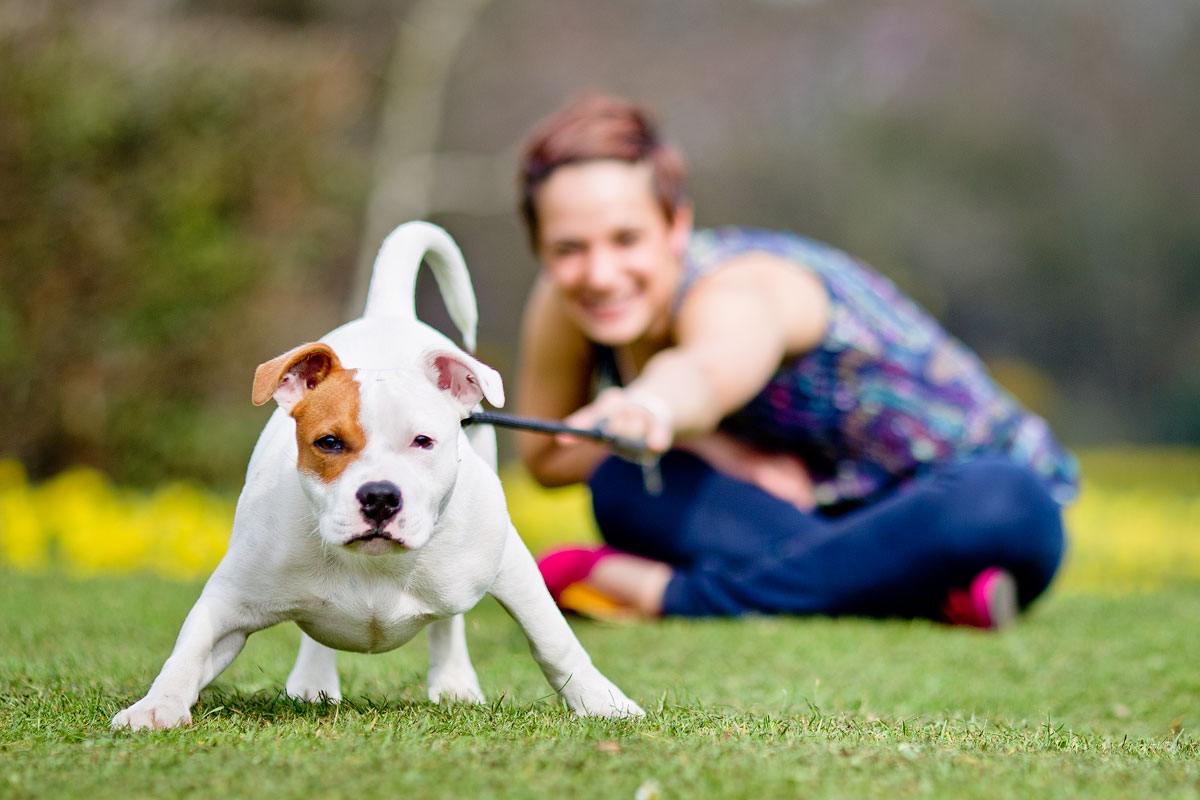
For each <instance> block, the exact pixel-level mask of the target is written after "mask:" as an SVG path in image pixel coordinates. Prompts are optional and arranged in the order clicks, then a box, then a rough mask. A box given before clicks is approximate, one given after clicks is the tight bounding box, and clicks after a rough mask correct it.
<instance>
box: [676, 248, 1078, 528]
mask: <svg viewBox="0 0 1200 800" xmlns="http://www.w3.org/2000/svg"><path fill="white" fill-rule="evenodd" d="M751 251H765V252H768V253H772V254H775V255H778V256H781V257H783V258H786V259H789V260H792V261H795V262H798V264H800V265H803V266H805V267H807V268H809V269H811V270H812V271H813V272H814V273H815V274H816V275H817V276H819V277H820V278H821V280H822V281H823V282H824V284H825V287H826V289H827V290H828V292H829V298H830V320H829V328H828V330H827V331H826V334H825V338H824V340H823V341H822V342H821V344H820V345H819V346H818V347H817V348H816V349H814V350H812V351H810V352H808V353H805V354H804V355H802V356H799V357H797V358H794V359H791V360H789V361H787V362H785V363H784V364H783V365H782V366H781V367H780V369H779V370H778V371H777V372H776V373H775V375H774V377H773V378H772V379H771V381H770V382H769V383H768V384H767V386H766V387H765V388H764V389H763V391H762V392H761V393H759V394H758V396H756V397H755V398H754V399H753V400H751V401H750V402H749V403H748V404H747V405H746V406H745V407H744V408H742V409H741V410H739V411H737V412H735V413H733V414H731V415H730V416H729V417H727V418H726V419H725V420H724V421H723V422H722V425H721V427H722V429H723V430H725V431H727V432H729V433H731V434H733V435H735V436H737V437H738V438H741V439H743V440H745V441H747V442H749V443H752V444H755V445H757V446H760V447H763V448H764V449H768V450H776V451H778V450H786V451H788V452H794V453H796V454H797V455H799V456H801V457H802V458H803V459H804V460H805V462H806V464H807V465H808V468H809V470H810V472H811V473H812V476H813V479H814V481H815V482H816V489H817V500H818V502H819V503H820V504H821V505H833V504H837V503H842V502H856V501H862V500H867V499H868V498H870V497H871V496H872V495H874V494H876V493H877V492H879V491H881V490H884V489H887V488H889V487H892V486H895V485H897V484H899V483H903V482H904V481H906V480H908V479H911V478H913V477H916V476H919V475H921V474H923V473H926V472H928V471H929V470H931V469H933V468H936V467H937V466H938V465H940V464H947V463H954V462H958V461H963V460H966V459H969V458H971V457H973V456H976V455H981V454H999V453H1003V454H1007V455H1008V456H1009V457H1011V458H1012V459H1013V460H1014V461H1017V462H1018V463H1021V464H1024V465H1026V466H1028V467H1029V468H1030V469H1032V470H1033V471H1034V472H1036V473H1037V474H1038V475H1039V476H1040V477H1041V478H1042V480H1043V481H1044V482H1045V484H1046V486H1047V488H1048V489H1049V491H1050V493H1051V495H1052V496H1053V497H1054V499H1055V500H1056V501H1057V502H1058V503H1059V504H1064V505H1065V504H1066V503H1067V502H1069V501H1070V500H1071V499H1073V498H1074V496H1075V494H1076V492H1077V487H1078V480H1079V467H1078V463H1077V462H1076V460H1075V457H1074V456H1073V455H1072V454H1071V453H1070V452H1068V451H1067V450H1066V449H1064V448H1063V447H1062V445H1060V444H1059V443H1058V441H1056V440H1055V438H1054V435H1053V433H1051V431H1050V428H1049V426H1048V425H1047V424H1046V422H1045V421H1044V420H1042V419H1041V418H1040V417H1038V416H1036V415H1034V414H1032V413H1030V412H1028V411H1027V410H1025V409H1024V408H1022V407H1021V406H1020V404H1019V403H1018V402H1017V401H1016V400H1015V399H1014V398H1013V397H1012V395H1010V394H1009V393H1008V392H1006V391H1005V390H1003V389H1002V388H1000V387H999V386H998V385H997V384H996V383H995V382H994V381H993V380H992V379H991V377H990V376H989V375H988V373H987V369H986V368H985V367H984V365H983V363H982V362H981V361H980V360H979V358H978V357H977V356H976V355H975V354H974V353H973V352H971V350H969V349H968V348H967V347H966V346H965V345H963V344H962V343H961V342H959V341H958V340H957V339H955V338H953V337H952V336H950V335H949V334H947V333H946V332H945V331H944V330H943V329H942V327H941V326H940V325H939V324H938V323H937V322H936V321H935V320H934V319H933V318H932V317H931V316H930V315H929V314H927V313H926V312H925V311H923V310H922V309H920V308H918V307H917V305H916V304H915V303H913V302H912V301H911V300H909V299H908V298H907V297H905V296H904V295H903V294H902V293H901V292H900V291H899V290H898V289H897V288H896V287H895V285H893V284H892V282H891V281H889V280H887V279H886V278H884V277H883V276H881V275H879V274H878V273H876V272H875V271H873V270H872V269H870V268H869V267H867V266H866V265H865V264H863V263H862V262H860V261H857V260H855V259H854V258H852V257H850V256H849V255H847V254H845V253H843V252H841V251H840V250H837V249H835V248H833V247H830V246H829V245H826V244H822V243H821V242H817V241H814V240H811V239H806V238H803V237H800V236H795V235H791V234H782V233H774V232H770V231H760V230H752V229H746V228H723V229H717V230H705V231H697V232H696V233H695V234H693V236H692V239H691V242H690V243H689V246H688V250H687V253H686V256H685V275H684V280H683V283H682V285H681V287H680V290H679V293H678V295H677V296H676V305H677V306H678V303H679V301H680V300H681V299H682V297H683V295H684V294H685V293H686V292H687V290H688V288H690V287H691V285H692V284H693V283H694V282H695V280H696V279H697V278H699V277H700V276H702V275H704V274H705V273H707V272H708V271H710V270H712V269H714V268H716V267H717V266H719V265H721V264H723V263H725V262H727V261H729V260H730V259H732V258H736V257H738V256H741V255H744V254H746V253H748V252H751Z"/></svg>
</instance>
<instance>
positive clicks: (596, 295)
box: [535, 161, 691, 346]
mask: <svg viewBox="0 0 1200 800" xmlns="http://www.w3.org/2000/svg"><path fill="white" fill-rule="evenodd" d="M535 202H536V206H537V209H536V210H537V217H538V229H539V236H538V258H539V259H540V260H541V262H542V267H543V269H544V270H545V274H546V275H547V276H548V277H549V278H550V280H551V281H552V282H553V283H554V285H555V287H556V288H557V289H558V293H559V297H560V298H561V300H562V303H563V307H564V308H565V310H566V313H567V315H568V316H569V317H570V319H571V320H572V321H573V322H575V324H577V325H578V326H579V328H580V330H582V331H583V333H584V335H586V336H587V337H588V338H589V339H591V340H592V341H594V342H596V343H598V344H603V345H608V346H619V345H627V344H632V343H634V342H637V341H639V340H642V339H644V338H648V337H653V338H657V337H663V336H665V335H666V333H667V330H668V326H669V324H670V310H671V300H672V298H673V296H674V293H675V289H676V287H677V286H678V283H679V279H680V277H681V275H682V258H681V256H682V253H683V250H684V247H685V246H686V244H687V237H688V235H689V233H690V231H691V213H690V209H687V208H681V209H680V210H678V211H677V212H676V214H675V219H674V220H673V221H668V220H667V218H666V215H665V214H664V213H663V211H662V209H661V208H660V207H659V205H658V203H657V201H656V200H655V197H654V191H653V184H652V173H651V169H650V166H649V165H648V164H629V163H626V162H623V161H588V162H585V163H582V164H570V165H567V166H564V167H559V168H558V169H556V170H555V171H554V172H553V173H552V174H551V175H550V177H549V178H548V179H547V180H546V182H545V183H544V184H543V185H542V186H541V188H540V189H539V190H538V193H537V196H536V198H535Z"/></svg>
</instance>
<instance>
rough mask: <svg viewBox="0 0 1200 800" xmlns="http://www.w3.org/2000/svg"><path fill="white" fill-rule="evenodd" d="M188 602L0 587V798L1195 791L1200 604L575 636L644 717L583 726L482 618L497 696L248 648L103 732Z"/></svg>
mask: <svg viewBox="0 0 1200 800" xmlns="http://www.w3.org/2000/svg"><path fill="white" fill-rule="evenodd" d="M198 591H199V585H198V584H181V583H173V582H169V581H164V580H160V579H156V578H149V577H122V578H106V579H90V580H64V579H60V578H57V577H54V576H31V575H28V574H24V573H18V572H11V571H9V572H3V571H0V797H3V798H9V797H12V798H22V797H61V796H75V797H88V798H105V797H131V796H132V797H147V796H155V797H173V796H179V795H193V796H202V797H241V796H255V797H260V796H264V795H265V796H269V797H271V796H273V797H291V796H306V797H307V796H313V797H356V798H370V797H385V796H394V797H403V798H424V797H468V796H480V797H514V798H516V797H521V798H523V797H543V796H545V797H566V796H570V797H597V798H600V797H603V798H610V797H617V798H633V797H635V796H641V797H659V798H692V797H749V798H762V797H868V796H871V797H875V796H923V797H956V798H957V797H1040V796H1076V797H1089V798H1090V797H1114V798H1115V797H1146V796H1149V797H1155V798H1160V797H1197V796H1200V760H1198V758H1200V742H1198V740H1197V737H1196V735H1195V734H1194V733H1193V732H1194V731H1195V730H1196V729H1197V725H1200V666H1198V665H1200V639H1198V637H1197V636H1196V633H1197V626H1196V621H1197V620H1200V586H1197V585H1194V584H1193V585H1187V584H1184V585H1177V586H1174V587H1167V588H1164V589H1162V590H1161V591H1159V592H1156V593H1153V594H1131V595H1127V596H1123V597H1117V596H1098V595H1088V594H1072V593H1060V594H1053V593H1052V595H1051V596H1050V597H1049V598H1048V599H1047V600H1045V601H1044V602H1043V603H1041V604H1040V605H1039V606H1037V607H1036V608H1035V609H1034V611H1033V612H1032V613H1031V614H1030V615H1029V616H1028V617H1026V618H1025V619H1023V620H1022V621H1021V622H1020V623H1019V624H1018V625H1017V626H1015V627H1014V628H1012V629H1010V630H1007V631H1004V632H1002V633H999V634H987V633H980V632H976V631H971V630H964V629H952V628H947V627H942V626H938V625H934V624H931V623H923V622H914V623H909V622H899V621H889V622H878V621H868V620H836V621H835V620H824V619H783V618H760V619H749V620H740V621H736V620H725V621H682V620H671V621H666V622H663V623H659V624H640V625H632V626H606V625H600V624H595V623H589V622H584V621H575V622H573V625H574V627H575V629H576V630H577V632H578V633H579V636H580V638H581V639H582V640H583V642H584V644H585V646H586V647H587V648H588V649H589V651H590V652H591V653H592V657H593V659H594V660H595V661H596V662H597V664H598V665H599V666H600V667H601V669H602V670H603V671H604V672H605V673H606V674H608V675H609V677H611V678H613V680H614V681H616V682H617V683H618V684H619V685H620V686H621V687H622V688H623V689H624V690H625V691H626V692H627V693H629V694H630V695H631V696H633V697H634V698H636V699H638V700H639V701H640V702H641V703H642V705H643V706H644V707H645V708H646V709H647V710H648V711H649V712H650V714H649V716H648V718H646V719H645V720H640V721H604V720H592V719H574V718H572V717H571V716H570V715H569V714H568V713H567V712H566V711H564V710H563V709H562V708H561V707H559V706H558V705H557V703H556V702H555V701H554V700H553V699H552V698H551V697H550V691H549V689H548V687H547V685H546V684H545V682H544V681H543V679H542V677H541V675H540V673H539V672H538V670H537V668H536V667H535V665H534V664H533V662H532V660H531V659H530V658H529V655H528V651H527V649H526V647H525V644H524V640H523V639H522V637H521V635H520V632H519V631H518V630H517V628H516V626H515V625H514V624H513V623H512V622H511V621H510V620H509V619H508V618H507V617H506V616H505V615H504V613H503V612H502V611H501V610H500V609H499V608H498V607H497V606H496V605H495V604H494V603H492V602H491V601H486V602H485V603H484V604H483V605H482V606H481V607H480V608H478V609H476V610H475V611H474V612H472V613H471V614H470V615H469V616H468V622H467V626H468V634H469V639H470V644H471V650H472V655H473V658H474V661H475V665H476V668H477V670H478V671H479V676H480V680H481V682H482V684H483V688H484V691H485V692H487V693H488V696H489V699H490V700H491V702H490V703H489V704H488V705H486V706H482V707H468V706H461V705H458V706H441V707H439V706H434V705H431V704H430V703H428V702H427V701H426V700H425V697H424V672H425V666H426V653H425V642H424V638H423V637H420V638H418V639H417V640H415V641H414V642H412V643H411V644H409V645H408V646H407V647H405V648H402V649H401V650H399V651H396V652H394V653H389V654H386V655H381V656H357V655H343V656H342V658H341V667H342V670H341V671H342V676H343V692H344V693H345V695H346V701H345V702H343V703H342V704H341V705H340V706H329V705H324V706H307V705H304V704H299V703H294V702H292V701H289V700H287V699H285V698H283V697H281V691H282V687H283V682H284V679H285V677H286V675H287V672H288V670H289V668H290V667H291V662H292V658H293V656H294V654H295V645H296V641H297V633H296V630H295V628H293V627H290V626H281V627H279V628H276V629H272V630H270V631H266V632H264V633H261V634H258V635H256V636H255V637H253V638H252V639H251V640H250V643H249V645H248V646H247V648H246V650H245V651H244V652H243V653H242V655H241V656H240V657H239V658H238V660H237V661H236V662H235V663H234V665H233V666H232V667H231V668H230V669H229V670H228V671H227V672H226V673H225V674H224V675H222V676H221V678H220V679H219V680H218V681H217V683H216V684H215V685H214V687H212V688H210V689H208V690H207V691H206V692H205V693H204V694H203V695H202V696H201V699H200V703H199V705H198V706H197V707H196V709H195V711H194V716H195V724H194V725H192V726H191V727H190V728H187V729H183V730H178V731H169V732H158V733H139V734H130V733H129V732H121V733H112V732H110V731H109V729H108V720H109V718H110V717H111V716H112V714H113V713H115V712H116V711H117V710H118V709H119V708H121V707H122V706H124V705H125V704H128V703H129V702H131V701H133V700H135V699H137V698H138V697H140V696H141V694H142V693H143V692H144V690H145V689H146V688H147V686H148V685H149V682H150V681H151V680H152V679H153V678H154V676H155V675H156V674H157V672H158V669H159V667H160V666H161V665H162V661H163V659H164V658H165V657H166V655H167V654H168V652H169V651H170V648H171V645H172V643H173V641H174V638H175V634H176V633H177V631H178V627H179V624H180V623H181V622H182V620H183V617H184V614H185V613H186V612H187V610H188V608H189V607H190V605H191V603H192V601H193V600H194V599H195V596H196V594H197V593H198Z"/></svg>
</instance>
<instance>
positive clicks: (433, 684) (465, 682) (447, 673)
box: [429, 666, 487, 703]
mask: <svg viewBox="0 0 1200 800" xmlns="http://www.w3.org/2000/svg"><path fill="white" fill-rule="evenodd" d="M429 699H430V700H432V701H433V702H435V703H438V702H441V701H443V700H445V701H448V702H452V703H486V702H487V699H486V698H485V697H484V696H483V690H482V689H480V688H479V679H478V678H477V677H475V670H473V669H471V667H470V666H468V667H467V668H466V670H462V669H430V670H429Z"/></svg>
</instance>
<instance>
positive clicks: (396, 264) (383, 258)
mask: <svg viewBox="0 0 1200 800" xmlns="http://www.w3.org/2000/svg"><path fill="white" fill-rule="evenodd" d="M422 260H424V261H425V262H426V263H427V264H429V266H430V267H431V268H432V269H433V277H434V278H435V279H436V280H437V285H438V289H439V290H440V291H441V294H442V302H444V303H445V304H446V310H447V311H448V312H449V313H450V319H451V320H452V321H453V322H454V325H455V326H456V327H457V328H458V331H459V333H461V334H462V340H463V347H464V349H466V350H467V351H468V352H471V353H473V352H475V328H476V326H477V325H478V324H479V309H478V307H477V306H476V304H475V290H474V289H473V288H472V287H471V275H470V273H468V272H467V264H466V262H465V261H464V260H463V256H462V251H460V250H459V249H458V245H457V244H455V243H454V239H452V238H451V237H450V234H448V233H446V231H444V230H443V229H441V228H439V227H438V226H437V225H434V224H432V223H430V222H406V223H404V224H403V225H401V226H399V227H398V228H396V229H395V230H394V231H392V232H391V233H389V234H388V236H387V238H386V239H384V240H383V245H382V246H380V248H379V255H377V256H375V266H374V268H373V270H372V274H371V288H370V289H369V290H368V292H367V307H366V309H365V310H364V311H363V316H364V317H373V316H386V317H404V318H406V319H416V318H417V309H416V288H417V271H418V270H419V269H420V268H421V262H422Z"/></svg>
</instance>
